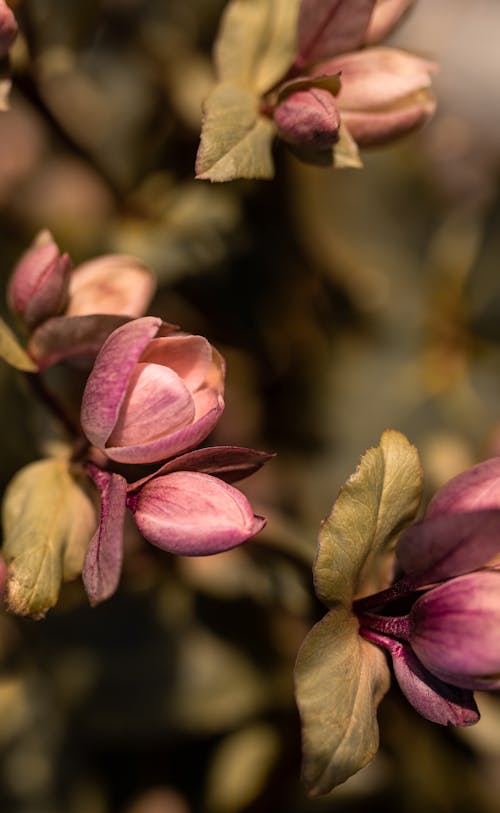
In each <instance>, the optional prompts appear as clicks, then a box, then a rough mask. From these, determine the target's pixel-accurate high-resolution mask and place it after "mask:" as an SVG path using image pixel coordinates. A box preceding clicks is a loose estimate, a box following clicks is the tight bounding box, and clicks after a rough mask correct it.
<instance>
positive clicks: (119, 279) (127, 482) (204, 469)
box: [4, 231, 271, 614]
mask: <svg viewBox="0 0 500 813" xmlns="http://www.w3.org/2000/svg"><path fill="white" fill-rule="evenodd" d="M153 292H154V279H153V275H152V274H151V272H150V271H149V269H147V268H146V267H145V266H144V265H142V263H140V262H139V261H138V260H136V259H135V258H133V257H129V256H126V255H105V256H102V257H99V258H96V259H94V260H91V261H88V262H86V263H83V264H82V265H80V266H78V267H77V268H73V267H72V263H71V260H70V258H69V257H68V255H67V254H61V252H60V251H59V248H58V246H57V244H56V243H55V241H54V239H53V238H52V236H51V234H50V233H49V232H47V231H44V232H42V233H41V234H39V235H38V237H37V238H36V239H35V241H34V243H33V244H32V246H31V247H30V248H29V249H28V250H27V251H26V252H25V254H24V255H23V256H22V257H21V259H20V260H19V262H18V264H17V265H16V267H15V269H14V271H13V274H12V277H11V279H10V283H9V287H8V302H9V306H10V308H11V310H12V312H13V313H14V314H15V315H16V316H17V318H18V320H19V321H20V322H21V325H22V326H23V328H24V330H25V331H26V332H27V333H28V341H27V352H28V354H29V357H28V356H27V357H26V358H27V359H28V361H29V362H30V364H31V365H32V367H27V366H24V367H23V366H22V364H21V365H18V366H19V369H25V370H27V371H29V372H30V378H31V380H32V382H33V379H36V380H35V381H34V383H35V389H36V391H37V392H38V393H39V394H40V393H41V394H42V396H44V397H45V401H46V402H47V403H48V404H49V406H51V407H54V406H55V407H56V408H55V410H54V411H55V412H56V414H57V416H58V417H59V418H62V419H63V421H64V423H65V424H66V428H67V429H68V430H69V432H70V434H71V435H72V436H73V441H74V444H73V452H72V453H71V455H70V457H71V460H70V461H69V465H70V469H67V470H66V471H62V469H61V466H60V465H59V463H57V464H54V466H53V467H50V466H49V467H48V468H46V472H47V473H46V475H45V476H46V479H47V482H48V481H49V480H51V482H52V485H49V486H47V488H48V489H49V492H50V490H51V489H52V494H51V493H49V494H47V495H45V497H44V498H43V499H44V502H45V503H46V502H47V500H48V501H50V499H52V497H53V498H54V502H55V501H56V499H55V497H56V492H57V495H59V496H62V498H63V499H64V501H66V502H67V505H68V512H69V513H68V517H67V518H66V519H65V520H64V523H62V524H61V527H60V534H59V536H60V538H59V544H60V546H61V554H64V551H65V550H66V549H67V548H68V546H69V544H70V542H69V540H68V534H69V535H70V536H71V534H73V535H74V529H73V528H72V526H74V523H72V517H71V516H70V512H71V507H70V504H71V500H75V501H79V502H80V503H82V499H83V497H82V494H81V493H80V492H78V493H77V494H75V466H76V467H77V469H78V471H79V472H80V474H82V473H83V474H84V476H85V477H87V479H88V480H89V482H91V483H92V484H93V485H94V486H95V487H96V489H97V494H98V496H99V503H100V511H99V515H100V518H99V521H98V522H97V529H96V530H95V533H94V534H93V536H92V533H90V534H89V533H88V523H86V524H85V527H84V528H83V530H82V531H81V534H80V535H81V536H82V540H81V544H80V543H79V550H80V549H82V546H83V553H84V557H81V558H82V562H81V567H80V570H82V568H83V581H84V585H85V587H86V590H87V593H88V596H89V598H90V601H91V603H93V604H95V603H98V602H100V601H102V600H104V599H105V598H107V597H109V596H110V595H111V594H112V593H113V592H114V590H115V589H116V587H117V585H118V581H119V578H120V572H121V564H122V548H123V527H124V521H125V514H126V511H127V509H129V510H130V511H131V512H132V514H133V517H134V519H135V523H136V525H137V527H138V529H139V530H140V532H141V533H142V535H143V536H144V537H145V539H147V540H148V541H150V542H151V543H152V544H154V545H156V546H158V547H160V548H162V549H163V550H167V551H170V552H173V553H180V554H186V555H206V554H211V553H217V552H219V551H223V550H227V549H228V548H232V547H234V546H235V545H239V544H240V543H242V542H244V541H245V540H247V539H249V538H250V537H251V536H253V535H254V534H256V533H258V531H260V530H261V529H262V528H263V526H264V525H265V520H264V519H263V518H262V517H259V516H256V515H254V513H253V511H252V509H251V507H250V504H249V502H248V500H247V499H246V497H245V496H244V495H243V494H242V493H241V492H240V491H238V490H237V489H236V488H234V486H233V485H232V483H233V482H234V481H237V480H239V479H242V478H243V477H246V476H248V475H249V474H252V473H253V472H254V471H256V470H257V469H258V468H260V466H262V465H263V463H265V462H266V461H267V460H269V459H270V457H271V455H268V454H265V453H264V452H259V451H255V450H252V449H241V448H239V447H233V446H224V447H213V448H210V447H209V448H197V447H199V446H200V444H202V442H203V441H204V440H205V439H206V437H207V436H208V435H209V433H210V432H211V430H212V429H213V428H214V426H215V424H216V423H217V421H218V420H219V418H220V416H221V414H222V411H223V409H224V375H225V363H224V359H223V358H222V356H221V355H220V353H219V352H218V351H217V350H216V349H215V348H214V347H212V346H211V344H210V343H209V342H208V341H207V340H206V339H205V338H204V337H203V336H196V335H191V334H188V333H184V332H183V331H181V330H180V329H179V328H178V327H176V326H174V325H171V324H167V323H165V322H163V321H162V320H161V319H160V318H158V317H154V316H142V313H144V311H145V310H146V309H147V307H148V304H149V301H150V299H151V297H152V294H153ZM23 352H24V351H22V349H21V348H19V353H23ZM7 360H9V359H7ZM11 363H12V362H11ZM61 364H62V367H63V368H64V367H65V368H71V369H72V370H73V373H74V374H76V375H77V376H78V375H80V377H81V378H82V386H81V389H80V396H79V397H78V398H77V414H76V415H75V414H73V415H71V414H70V413H69V412H68V409H67V407H66V406H63V405H61V404H60V403H59V402H58V399H57V393H54V392H53V391H50V390H48V389H47V388H46V382H45V381H44V378H43V373H44V372H45V371H47V370H48V369H49V368H52V367H54V366H55V365H61ZM15 366H16V365H15ZM72 386H74V381H73V384H72ZM63 389H67V388H63ZM37 465H39V464H32V465H31V468H30V467H28V468H27V469H26V470H25V474H24V475H23V474H22V473H21V474H20V475H19V474H18V475H17V477H16V478H14V481H13V484H12V485H11V488H10V491H9V492H8V495H7V507H6V508H5V510H4V515H5V517H6V521H5V522H4V525H5V526H6V527H7V532H6V537H7V538H6V543H5V545H4V551H5V552H6V558H7V560H8V563H10V570H9V573H10V579H9V578H8V580H7V592H8V593H9V590H10V595H11V604H13V603H14V604H15V600H12V596H13V595H14V596H15V591H16V590H17V589H18V587H16V585H18V583H19V582H20V581H21V579H20V578H17V581H16V578H15V571H16V566H18V564H19V553H18V545H19V541H18V537H19V535H20V534H21V533H22V531H20V530H19V523H18V522H17V520H18V516H17V506H18V504H19V502H20V498H19V494H20V493H21V492H22V493H23V495H24V493H25V491H26V490H27V489H28V487H29V488H31V487H32V482H31V481H32V479H33V478H35V477H36V478H37V482H38V481H39V475H38V473H39V471H41V470H42V469H41V468H40V469H38V468H36V466H37ZM42 468H43V467H42ZM68 472H69V474H70V476H68ZM77 473H78V472H77ZM61 483H63V484H64V491H62V489H63V486H62V485H61ZM40 499H42V497H41V498H40ZM82 504H83V503H82ZM85 506H86V507H85V511H87V508H88V506H87V504H86V503H85ZM57 521H58V522H60V519H58V520H57ZM45 524H47V523H45ZM21 526H22V523H21ZM94 528H95V525H94ZM9 529H12V530H9ZM92 530H93V529H92ZM41 533H45V530H43V529H42V530H41ZM85 535H86V538H85V539H83V537H85ZM90 536H92V538H91V539H90ZM89 539H90V541H89ZM23 544H24V543H23ZM52 547H54V545H53V546H52ZM78 555H80V554H78ZM16 563H17V565H16ZM73 570H74V568H73V567H72V568H71V572H73ZM29 578H31V575H30V577H29ZM22 581H23V584H25V583H26V582H27V581H28V577H27V576H26V574H25V573H24V574H23V578H22ZM28 586H29V585H28ZM21 606H22V607H23V610H22V611H24V607H25V605H24V604H23V603H22V601H21ZM26 606H27V607H28V610H30V611H31V610H33V609H34V612H35V613H38V614H42V613H43V612H44V611H45V609H46V606H45V605H44V604H43V602H42V603H41V604H40V606H38V605H37V606H36V607H34V608H32V607H30V605H29V603H28V605H26Z"/></svg>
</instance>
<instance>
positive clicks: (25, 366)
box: [0, 318, 38, 373]
mask: <svg viewBox="0 0 500 813" xmlns="http://www.w3.org/2000/svg"><path fill="white" fill-rule="evenodd" d="M0 358H2V359H3V360H4V361H6V362H7V364H10V365H11V367H15V368H16V370H23V371H24V372H27V373H34V372H36V370H37V369H38V367H37V366H36V364H35V362H34V361H33V359H31V358H30V357H29V356H28V354H27V353H26V351H25V350H24V349H23V348H22V347H21V345H20V344H19V342H18V341H17V339H16V337H15V336H14V334H13V332H12V330H11V329H10V327H9V326H8V325H7V324H6V322H4V320H3V319H1V318H0Z"/></svg>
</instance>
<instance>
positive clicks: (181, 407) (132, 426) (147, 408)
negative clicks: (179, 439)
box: [108, 363, 195, 446]
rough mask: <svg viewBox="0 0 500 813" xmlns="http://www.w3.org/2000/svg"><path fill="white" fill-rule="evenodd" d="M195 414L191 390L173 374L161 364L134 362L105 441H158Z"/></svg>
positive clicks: (133, 442) (116, 443)
mask: <svg viewBox="0 0 500 813" xmlns="http://www.w3.org/2000/svg"><path fill="white" fill-rule="evenodd" d="M194 414H195V409H194V402H193V398H192V396H191V393H190V392H189V390H188V389H187V387H186V386H185V385H184V383H183V381H181V379H180V378H179V376H178V375H177V374H176V373H174V372H173V371H172V370H170V369H169V368H168V367H162V366H161V365H160V364H142V363H141V364H136V365H135V367H134V369H133V370H132V373H131V375H130V378H129V382H128V385H127V391H126V393H125V396H124V398H123V401H122V404H121V407H120V412H119V414H118V417H117V419H116V423H115V426H114V429H113V431H112V433H111V435H110V437H109V439H108V443H109V444H110V445H111V446H129V445H132V444H139V443H148V442H149V441H154V440H158V439H159V438H161V437H164V436H165V435H169V434H171V433H172V432H175V431H177V430H178V429H181V428H182V427H183V426H187V425H188V424H190V423H191V422H192V421H193V418H194Z"/></svg>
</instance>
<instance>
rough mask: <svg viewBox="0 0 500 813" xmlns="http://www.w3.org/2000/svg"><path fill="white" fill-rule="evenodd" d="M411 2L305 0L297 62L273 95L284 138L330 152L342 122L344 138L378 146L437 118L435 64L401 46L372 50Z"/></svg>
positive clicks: (400, 0) (276, 116) (272, 100)
mask: <svg viewBox="0 0 500 813" xmlns="http://www.w3.org/2000/svg"><path fill="white" fill-rule="evenodd" d="M411 3H412V0H378V2H368V3H367V2H354V3H353V2H338V0H335V2H333V1H330V2H325V0H303V2H302V4H301V7H300V13H299V25H298V43H297V55H296V58H295V61H294V63H293V65H292V67H291V68H290V70H289V72H288V75H287V76H286V77H285V81H284V83H283V84H281V85H280V86H278V88H275V89H273V90H272V92H271V94H269V97H268V101H269V102H270V103H271V104H270V107H269V109H270V110H271V111H272V115H273V118H274V121H275V122H276V124H277V126H278V134H279V135H280V137H281V138H282V139H284V140H285V141H287V142H288V143H290V144H292V145H294V146H296V147H301V148H307V149H308V150H309V151H310V150H312V151H322V150H326V149H328V148H330V147H332V146H333V145H334V144H335V143H336V142H337V141H338V139H339V127H340V124H341V123H342V125H343V128H344V133H345V134H346V136H345V137H349V138H350V139H353V140H354V142H356V143H357V144H359V145H361V146H366V145H372V144H380V143H382V142H385V141H388V140H391V139H393V138H396V137H398V136H400V135H403V134H405V133H408V132H410V131H411V130H413V129H415V128H416V127H418V126H420V125H421V124H422V123H423V122H425V121H426V120H427V119H428V118H429V117H430V116H431V115H432V113H433V112H434V108H435V104H434V100H433V98H432V96H431V95H430V93H429V87H430V83H431V79H430V77H431V74H432V73H433V72H434V70H435V66H434V64H433V63H431V62H429V61H428V60H425V59H421V58H420V57H417V56H414V55H413V54H410V53H407V52H405V51H401V50H399V49H396V48H380V47H379V48H374V47H371V46H373V45H374V44H375V43H377V42H378V41H379V40H380V39H382V38H383V37H385V36H386V35H387V34H388V33H389V32H390V31H391V29H392V28H393V27H394V26H395V25H396V24H397V23H398V21H399V19H400V18H401V17H402V15H403V14H404V13H405V12H406V10H407V8H408V7H409V6H410V5H411ZM272 102H274V104H273V103H272ZM347 134H348V135H347Z"/></svg>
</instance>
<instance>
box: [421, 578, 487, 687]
mask: <svg viewBox="0 0 500 813" xmlns="http://www.w3.org/2000/svg"><path fill="white" fill-rule="evenodd" d="M408 639H409V642H410V644H411V646H412V649H413V651H414V652H415V654H416V655H417V657H418V658H419V659H420V661H421V662H422V663H423V664H424V666H425V667H426V668H427V669H428V670H429V671H430V672H432V673H433V674H434V675H436V676H437V677H438V678H440V680H443V681H445V682H447V683H451V684H453V685H454V686H460V687H462V688H464V689H498V688H500V573H499V572H498V571H492V570H482V571H478V572H477V573H470V574H468V575H466V576H459V577H458V578H455V579H450V580H449V581H448V582H446V583H445V584H442V585H440V586H439V587H435V588H433V589H431V590H428V591H427V592H426V593H425V594H424V595H423V596H422V597H421V598H419V599H418V601H416V602H415V604H414V605H413V607H412V609H411V611H410V616H409V636H408Z"/></svg>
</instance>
